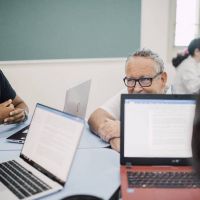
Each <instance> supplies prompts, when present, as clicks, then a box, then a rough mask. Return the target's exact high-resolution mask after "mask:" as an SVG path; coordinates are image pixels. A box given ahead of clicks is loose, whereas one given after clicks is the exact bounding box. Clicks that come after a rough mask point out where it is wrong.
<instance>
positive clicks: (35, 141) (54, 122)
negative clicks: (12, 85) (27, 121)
mask: <svg viewBox="0 0 200 200" xmlns="http://www.w3.org/2000/svg"><path fill="white" fill-rule="evenodd" d="M83 127H84V122H83V120H80V119H79V118H76V117H72V116H70V115H69V116H67V114H63V113H61V115H60V114H58V113H57V111H55V112H54V111H53V112H51V111H49V110H48V108H47V109H45V108H40V107H37V108H36V110H35V113H34V116H33V119H32V122H31V126H30V128H29V132H28V135H27V138H26V141H25V144H24V147H23V150H22V153H23V154H24V155H25V156H26V157H28V158H30V159H31V160H33V161H34V162H35V163H37V164H39V165H40V166H42V167H43V168H44V169H46V170H47V171H49V172H51V173H52V174H54V175H55V176H56V177H58V178H59V179H61V180H62V181H65V180H66V178H67V175H68V172H69V169H70V166H71V163H72V160H73V156H74V154H75V151H76V148H77V145H78V143H79V139H80V136H81V133H82V130H83Z"/></svg>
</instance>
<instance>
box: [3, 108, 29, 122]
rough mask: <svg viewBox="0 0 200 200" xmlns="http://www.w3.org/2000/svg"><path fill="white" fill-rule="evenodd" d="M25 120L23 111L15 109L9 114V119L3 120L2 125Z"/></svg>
mask: <svg viewBox="0 0 200 200" xmlns="http://www.w3.org/2000/svg"><path fill="white" fill-rule="evenodd" d="M25 118H26V113H25V110H24V109H22V108H15V109H14V110H12V111H11V112H10V113H9V117H7V118H5V119H4V123H6V124H13V123H18V122H22V121H24V119H25Z"/></svg>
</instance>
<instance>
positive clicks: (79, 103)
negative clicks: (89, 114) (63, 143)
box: [63, 80, 91, 118]
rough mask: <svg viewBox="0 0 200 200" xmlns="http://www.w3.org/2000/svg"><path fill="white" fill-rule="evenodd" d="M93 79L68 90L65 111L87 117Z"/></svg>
mask: <svg viewBox="0 0 200 200" xmlns="http://www.w3.org/2000/svg"><path fill="white" fill-rule="evenodd" d="M90 86H91V80H88V81H85V82H83V83H81V84H79V85H77V86H75V87H72V88H70V89H68V90H67V91H66V96H65V104H64V109H63V111H64V112H67V113H70V114H73V115H76V116H79V117H82V118H85V115H86V111H87V104H88V99H89V93H90Z"/></svg>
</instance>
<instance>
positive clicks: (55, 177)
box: [20, 103, 85, 186]
mask: <svg viewBox="0 0 200 200" xmlns="http://www.w3.org/2000/svg"><path fill="white" fill-rule="evenodd" d="M37 106H41V107H45V108H47V109H51V110H53V111H56V112H60V113H62V114H64V115H69V116H71V117H75V118H79V119H80V120H81V121H82V122H83V124H85V120H84V119H83V118H81V117H78V116H75V115H72V114H69V113H66V112H63V111H61V110H58V109H55V108H51V107H49V106H46V105H43V104H40V103H37V104H36V106H35V109H34V112H33V115H32V118H31V122H30V125H29V126H31V123H32V120H33V116H34V114H35V111H36V108H37ZM27 134H28V133H27ZM80 138H81V137H80ZM80 138H79V141H80ZM25 143H26V139H25V142H24V145H25ZM22 151H23V147H22V150H21V152H20V158H21V159H23V160H24V161H25V162H27V163H28V164H30V165H31V166H32V167H34V168H35V169H37V170H38V171H40V172H41V173H43V174H44V175H46V176H47V177H49V178H50V179H52V180H53V181H56V182H57V183H59V184H61V185H62V186H64V185H65V183H66V181H67V179H66V180H65V181H62V180H61V179H60V178H58V177H57V176H55V175H54V174H52V173H51V172H49V171H48V170H46V169H45V168H43V167H42V166H40V165H39V164H37V163H36V162H34V161H33V160H31V159H30V158H29V157H27V156H26V155H24V154H23V153H22ZM74 156H75V155H74ZM73 159H74V158H73ZM72 162H73V161H72ZM71 166H72V163H71ZM71 166H70V168H71Z"/></svg>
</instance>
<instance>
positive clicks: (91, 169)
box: [0, 122, 120, 200]
mask: <svg viewBox="0 0 200 200" xmlns="http://www.w3.org/2000/svg"><path fill="white" fill-rule="evenodd" d="M27 123H28V122H27ZM25 125H26V123H25V124H21V125H6V126H5V125H1V126H0V162H3V161H7V160H10V159H14V158H17V156H19V154H20V149H21V147H22V145H21V144H16V143H8V142H6V140H5V138H6V137H8V136H9V135H11V134H12V133H14V132H16V131H17V130H19V129H21V128H22V127H24V126H25ZM107 146H108V144H107V143H105V142H103V141H102V140H101V139H100V138H98V137H97V136H94V135H92V134H91V133H90V132H89V129H88V127H87V126H86V128H85V130H84V133H83V135H82V138H81V142H80V146H79V149H78V150H77V152H76V156H75V159H74V162H73V164H72V168H71V171H70V175H69V177H68V181H67V183H66V185H65V188H64V189H63V190H62V191H59V192H57V193H55V194H52V195H50V196H47V197H44V198H42V199H50V200H53V199H60V198H64V197H67V196H71V195H75V194H90V195H94V196H98V197H100V198H102V199H109V198H110V197H111V196H112V195H113V193H114V192H115V191H116V190H117V189H118V188H119V186H120V176H119V166H120V164H119V163H120V162H119V153H117V152H116V151H113V150H112V149H109V148H103V147H107Z"/></svg>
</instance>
